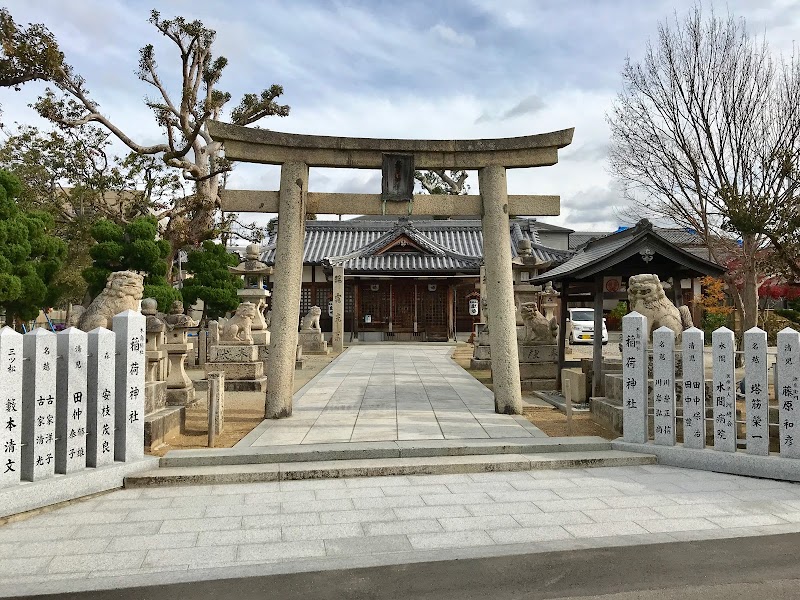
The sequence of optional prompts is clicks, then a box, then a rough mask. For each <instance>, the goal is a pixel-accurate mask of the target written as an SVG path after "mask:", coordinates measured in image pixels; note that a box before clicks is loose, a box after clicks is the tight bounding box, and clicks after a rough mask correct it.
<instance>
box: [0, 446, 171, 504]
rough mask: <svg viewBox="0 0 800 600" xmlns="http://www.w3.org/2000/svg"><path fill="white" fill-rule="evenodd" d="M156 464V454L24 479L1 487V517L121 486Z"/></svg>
mask: <svg viewBox="0 0 800 600" xmlns="http://www.w3.org/2000/svg"><path fill="white" fill-rule="evenodd" d="M157 465H158V458H157V457H155V456H145V457H144V458H143V459H140V460H136V461H132V462H115V463H113V464H111V465H108V466H105V467H97V468H87V469H86V470H85V471H76V472H74V473H70V474H68V475H56V476H54V477H52V478H50V479H44V480H41V481H23V482H22V483H20V484H19V485H14V486H11V487H7V488H3V489H2V490H0V517H7V516H10V515H15V514H17V513H21V512H26V511H29V510H34V509H37V508H42V507H45V506H50V505H51V504H58V503H59V502H66V501H67V500H75V499H76V498H81V497H83V496H88V495H90V494H96V493H98V492H105V491H108V490H113V489H116V488H120V487H122V483H123V480H124V478H125V477H126V476H127V475H130V474H133V473H139V472H142V471H149V470H150V469H153V468H155V467H157Z"/></svg>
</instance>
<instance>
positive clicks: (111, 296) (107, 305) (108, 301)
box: [78, 271, 144, 331]
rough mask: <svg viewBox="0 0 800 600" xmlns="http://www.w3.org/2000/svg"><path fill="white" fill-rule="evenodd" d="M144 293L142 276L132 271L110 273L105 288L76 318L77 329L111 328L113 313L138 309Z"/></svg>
mask: <svg viewBox="0 0 800 600" xmlns="http://www.w3.org/2000/svg"><path fill="white" fill-rule="evenodd" d="M143 293H144V277H142V276H141V275H139V274H138V273H134V272H133V271H117V272H115V273H111V275H109V276H108V280H107V281H106V287H105V289H104V290H103V291H102V292H100V295H99V296H97V298H95V299H94V300H93V301H92V303H91V304H90V305H89V308H87V309H86V310H85V311H83V312H82V313H81V316H80V318H79V319H78V329H80V330H82V331H91V330H92V329H96V328H97V327H105V328H106V329H111V322H112V319H113V318H114V315H118V314H119V313H121V312H124V311H126V310H136V311H138V310H139V301H140V300H141V299H142V294H143Z"/></svg>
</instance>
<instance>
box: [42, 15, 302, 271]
mask: <svg viewBox="0 0 800 600" xmlns="http://www.w3.org/2000/svg"><path fill="white" fill-rule="evenodd" d="M149 21H150V23H151V24H152V25H153V26H154V27H155V28H156V29H157V30H158V31H159V33H161V34H162V35H163V36H164V37H166V38H167V39H168V40H170V41H171V42H172V43H173V44H174V45H175V46H176V49H177V51H178V52H177V54H178V56H179V59H180V63H179V65H177V66H176V68H175V72H176V73H177V72H180V86H179V88H178V90H179V91H178V92H177V93H171V92H170V90H169V88H168V86H167V84H166V83H165V80H163V79H162V78H161V75H160V74H159V69H158V65H157V63H156V55H155V49H154V47H153V45H152V44H148V45H146V46H144V47H143V48H142V49H141V50H140V51H139V70H138V73H137V75H138V77H139V79H141V80H142V81H144V82H145V83H147V84H148V85H150V86H151V87H152V88H153V91H154V92H155V95H154V97H151V98H146V99H145V102H146V104H147V106H148V107H149V108H150V109H152V111H153V114H154V116H155V119H156V122H157V124H158V125H159V126H160V127H161V128H162V130H163V132H164V134H165V138H166V139H165V141H163V142H161V143H157V144H150V145H147V144H141V143H139V142H137V141H135V140H134V139H133V138H132V137H130V136H129V135H128V134H127V133H125V132H124V131H122V130H121V129H120V128H119V127H118V126H117V125H116V124H115V123H114V122H113V121H112V120H111V119H110V118H109V117H108V116H106V114H104V113H103V112H102V111H101V109H100V106H99V105H98V104H97V102H95V101H94V100H93V99H92V98H91V97H90V95H89V91H88V89H87V87H86V82H85V80H84V79H83V78H82V77H80V76H78V75H75V74H73V73H71V72H70V71H69V70H65V69H62V70H61V71H59V75H60V76H59V77H58V78H54V82H55V84H56V86H57V87H58V88H59V89H60V90H61V91H62V92H64V93H65V94H66V95H65V96H62V97H60V96H58V95H57V94H56V93H55V92H54V91H53V90H51V89H48V90H47V91H46V93H45V95H44V97H42V98H40V99H39V101H38V102H37V103H36V108H37V110H38V111H39V113H40V114H41V115H42V116H44V117H46V118H48V119H50V120H52V121H54V122H55V123H57V124H59V125H61V126H64V127H78V126H81V125H84V124H86V123H98V124H100V125H101V126H102V127H104V128H105V129H107V130H108V131H110V132H111V133H112V134H113V135H114V136H116V137H117V138H118V139H119V140H121V141H122V142H123V143H124V144H125V145H126V146H128V147H129V148H130V149H131V150H133V151H134V152H136V153H137V154H140V155H146V156H152V157H156V158H158V159H160V160H161V161H163V163H164V164H165V165H167V166H168V167H174V168H176V169H179V170H180V172H181V173H182V176H183V177H184V178H185V179H187V180H188V181H190V182H192V183H193V186H194V190H193V193H192V194H191V196H189V197H187V198H181V197H177V198H175V201H174V202H173V204H172V205H171V206H170V207H169V209H168V210H165V211H163V212H162V213H161V215H160V217H161V218H165V219H166V220H167V224H166V226H165V227H164V230H163V231H162V235H163V237H164V239H166V240H167V241H168V242H169V243H170V246H171V254H170V256H169V258H170V260H172V259H173V258H174V256H175V254H176V253H177V252H178V250H179V249H180V248H183V247H186V246H189V245H196V244H197V243H199V242H200V241H202V240H206V239H210V238H212V237H214V235H215V234H216V233H217V232H216V231H215V230H216V228H217V223H216V221H215V219H216V215H217V212H218V208H219V206H220V198H219V191H220V188H221V187H222V186H224V178H223V177H222V176H223V175H224V174H225V173H226V172H228V171H230V169H231V165H230V163H229V162H228V161H226V160H225V159H224V157H223V156H222V152H221V150H222V145H221V143H219V142H215V141H214V140H212V139H211V136H210V134H209V133H208V120H209V119H219V118H220V116H221V115H222V112H223V108H224V106H225V105H226V104H227V103H228V101H229V100H230V99H231V95H230V94H229V93H227V92H223V91H221V90H219V89H217V84H218V82H219V80H220V77H221V76H222V72H223V70H224V68H225V66H226V65H227V63H228V61H227V59H226V58H225V57H223V56H218V57H214V56H213V54H212V46H213V43H214V39H215V37H216V32H215V31H214V30H212V29H209V28H208V27H206V26H205V25H203V23H202V22H201V21H199V20H195V21H187V20H186V19H185V18H183V17H175V18H173V19H164V18H162V17H161V14H160V13H159V12H158V11H156V10H153V11H151V13H150V19H149ZM281 94H283V87H281V86H280V85H272V86H270V87H268V88H266V89H264V90H263V91H262V92H260V93H259V94H254V93H248V94H245V95H244V97H243V98H242V100H241V102H240V103H239V104H238V106H237V107H236V108H234V109H233V110H232V111H231V113H230V120H231V122H232V123H234V124H237V125H250V124H252V123H255V122H256V121H259V120H260V119H262V118H264V117H266V116H270V115H277V116H286V115H288V114H289V107H288V106H286V105H281V104H279V103H278V102H277V99H278V97H280V96H281Z"/></svg>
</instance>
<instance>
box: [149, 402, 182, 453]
mask: <svg viewBox="0 0 800 600" xmlns="http://www.w3.org/2000/svg"><path fill="white" fill-rule="evenodd" d="M185 430H186V407H185V406H166V407H164V408H162V409H160V410H157V411H155V412H153V413H150V414H147V415H145V417H144V446H145V448H148V449H150V450H152V449H154V448H158V447H159V446H160V445H161V444H163V443H164V442H165V441H166V439H167V438H169V437H171V436H172V435H175V434H177V433H183V432H184V431H185Z"/></svg>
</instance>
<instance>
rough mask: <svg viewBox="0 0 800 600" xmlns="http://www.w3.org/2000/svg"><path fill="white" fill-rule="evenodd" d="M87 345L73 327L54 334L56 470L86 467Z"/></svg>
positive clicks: (84, 334) (64, 471)
mask: <svg viewBox="0 0 800 600" xmlns="http://www.w3.org/2000/svg"><path fill="white" fill-rule="evenodd" d="M88 344H89V339H88V336H87V335H86V333H85V332H83V331H81V330H80V329H77V328H76V327H70V328H68V329H65V330H64V331H61V332H59V333H58V334H56V347H57V349H58V359H59V364H58V373H57V376H56V473H73V472H75V471H80V470H81V469H85V468H86V440H87V437H86V421H87V411H88V409H87V393H86V392H87V364H86V363H87V360H88V355H89V347H88Z"/></svg>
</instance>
